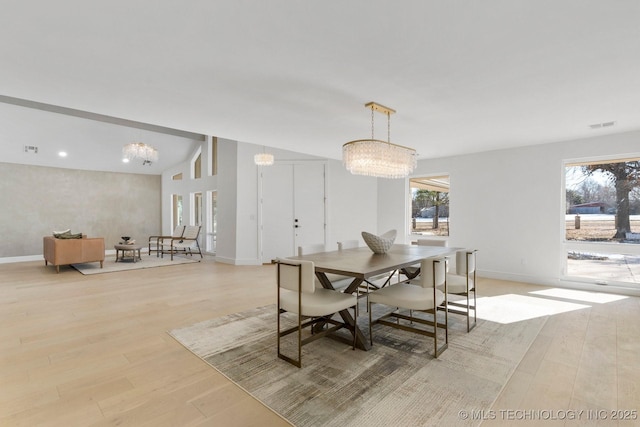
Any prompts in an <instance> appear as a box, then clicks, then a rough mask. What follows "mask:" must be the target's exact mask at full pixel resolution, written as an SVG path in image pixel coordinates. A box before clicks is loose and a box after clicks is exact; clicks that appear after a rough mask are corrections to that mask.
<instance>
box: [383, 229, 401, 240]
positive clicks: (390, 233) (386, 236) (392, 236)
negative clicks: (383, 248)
mask: <svg viewBox="0 0 640 427" xmlns="http://www.w3.org/2000/svg"><path fill="white" fill-rule="evenodd" d="M397 235H398V231H397V230H389V231H387V232H386V233H382V234H381V235H380V237H382V238H383V239H393V240H395V239H396V236H397Z"/></svg>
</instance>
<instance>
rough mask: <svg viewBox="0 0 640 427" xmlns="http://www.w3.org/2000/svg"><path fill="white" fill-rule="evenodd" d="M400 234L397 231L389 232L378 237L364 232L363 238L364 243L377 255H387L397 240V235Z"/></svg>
mask: <svg viewBox="0 0 640 427" xmlns="http://www.w3.org/2000/svg"><path fill="white" fill-rule="evenodd" d="M397 234H398V233H397V232H396V230H389V231H387V232H386V233H384V234H381V235H380V236H376V235H375V234H371V233H367V232H366V231H363V232H362V238H363V239H364V242H365V243H366V244H367V246H369V249H371V250H372V251H373V253H375V254H385V253H387V251H388V250H389V248H391V246H393V242H395V240H396V235H397Z"/></svg>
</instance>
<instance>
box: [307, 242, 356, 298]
mask: <svg viewBox="0 0 640 427" xmlns="http://www.w3.org/2000/svg"><path fill="white" fill-rule="evenodd" d="M325 251H326V247H325V245H324V243H316V244H313V245H305V246H298V256H304V255H311V254H317V253H321V252H325ZM325 276H327V279H329V281H330V282H331V286H333V288H334V289H341V290H344V289H345V288H346V287H347V286H349V284H350V283H351V281H352V280H353V278H352V277H349V276H343V275H341V274H333V273H325ZM315 284H316V287H317V288H324V286H322V283H320V280H319V279H318V278H316V281H315Z"/></svg>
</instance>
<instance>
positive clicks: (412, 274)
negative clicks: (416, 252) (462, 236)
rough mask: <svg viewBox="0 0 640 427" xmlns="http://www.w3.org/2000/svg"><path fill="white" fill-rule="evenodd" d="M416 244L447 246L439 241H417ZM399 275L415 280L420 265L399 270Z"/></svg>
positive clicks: (447, 243)
mask: <svg viewBox="0 0 640 427" xmlns="http://www.w3.org/2000/svg"><path fill="white" fill-rule="evenodd" d="M417 243H418V246H441V247H447V246H449V242H447V241H446V240H441V239H418V242H417ZM400 274H403V275H405V276H406V277H407V280H411V279H415V278H416V277H418V275H419V274H420V265H418V264H416V265H412V266H409V267H405V268H401V269H400ZM398 276H400V275H398ZM398 278H399V277H398Z"/></svg>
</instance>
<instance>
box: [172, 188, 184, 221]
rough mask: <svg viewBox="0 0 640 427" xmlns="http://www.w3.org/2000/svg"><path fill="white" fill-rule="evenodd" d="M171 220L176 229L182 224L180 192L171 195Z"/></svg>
mask: <svg viewBox="0 0 640 427" xmlns="http://www.w3.org/2000/svg"><path fill="white" fill-rule="evenodd" d="M171 222H172V223H173V229H174V230H175V229H176V227H177V226H179V225H180V224H182V196H181V195H179V194H172V195H171Z"/></svg>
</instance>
